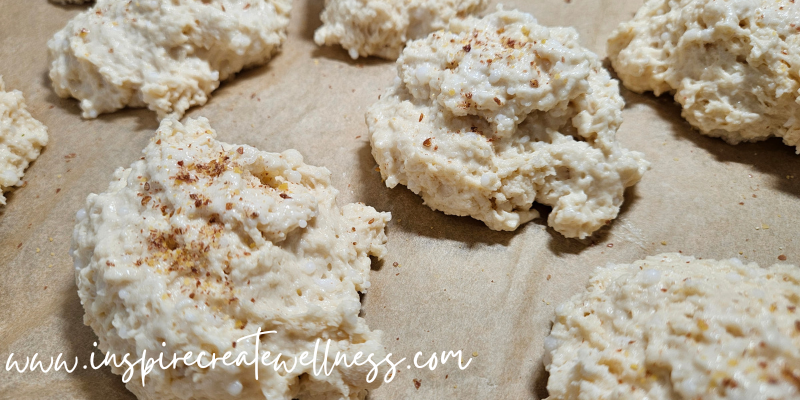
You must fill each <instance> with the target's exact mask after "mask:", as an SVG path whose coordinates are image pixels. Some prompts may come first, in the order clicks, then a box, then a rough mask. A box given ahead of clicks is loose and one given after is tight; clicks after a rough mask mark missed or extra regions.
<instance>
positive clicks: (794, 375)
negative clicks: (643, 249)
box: [545, 253, 800, 400]
mask: <svg viewBox="0 0 800 400" xmlns="http://www.w3.org/2000/svg"><path fill="white" fill-rule="evenodd" d="M798 307H800V269H798V268H797V267H796V266H793V265H787V264H782V265H774V266H772V267H769V268H760V267H759V266H758V265H756V264H755V263H750V264H743V263H742V262H741V261H740V260H739V259H735V258H734V259H730V260H723V261H715V260H703V259H696V258H694V257H688V256H683V255H680V254H677V253H671V254H662V255H658V256H653V257H647V258H646V259H644V260H641V261H636V262H634V263H632V264H630V265H625V264H621V265H613V264H609V265H608V266H606V267H605V268H598V269H597V270H595V272H594V276H592V278H591V280H590V281H589V284H588V285H587V287H586V291H585V292H583V293H580V294H577V295H575V296H574V297H572V299H570V300H569V301H567V302H565V303H564V304H561V305H559V306H558V307H557V308H556V320H555V325H554V326H553V329H552V332H551V333H550V336H549V337H547V338H546V339H545V352H546V354H545V365H546V369H547V371H549V373H550V378H549V381H548V382H547V390H548V392H549V393H550V397H549V399H551V400H567V399H581V400H589V399H591V400H610V399H618V400H623V399H642V400H644V399H649V400H679V399H686V400H689V399H705V400H713V399H742V400H744V399H747V400H767V399H773V400H779V399H783V400H789V399H797V398H800V310H798Z"/></svg>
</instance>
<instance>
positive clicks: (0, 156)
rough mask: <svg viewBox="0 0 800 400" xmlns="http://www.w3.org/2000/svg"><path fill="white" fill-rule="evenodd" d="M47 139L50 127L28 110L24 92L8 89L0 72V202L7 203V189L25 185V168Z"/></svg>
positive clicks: (37, 154) (37, 155) (45, 143)
mask: <svg viewBox="0 0 800 400" xmlns="http://www.w3.org/2000/svg"><path fill="white" fill-rule="evenodd" d="M47 140H48V136H47V127H46V126H44V124H42V123H41V122H39V121H37V120H36V119H34V118H33V117H32V116H31V114H30V113H29V112H28V108H27V106H26V105H25V98H23V97H22V92H20V91H19V90H12V91H10V92H6V91H5V84H4V83H3V77H2V76H0V204H2V205H5V204H6V198H5V196H3V192H5V191H6V190H8V189H9V188H11V187H13V186H19V185H22V176H23V174H24V173H25V168H28V164H30V163H31V161H33V160H35V159H36V157H39V152H41V150H42V147H43V146H45V145H47Z"/></svg>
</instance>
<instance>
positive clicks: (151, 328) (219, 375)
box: [73, 118, 391, 400]
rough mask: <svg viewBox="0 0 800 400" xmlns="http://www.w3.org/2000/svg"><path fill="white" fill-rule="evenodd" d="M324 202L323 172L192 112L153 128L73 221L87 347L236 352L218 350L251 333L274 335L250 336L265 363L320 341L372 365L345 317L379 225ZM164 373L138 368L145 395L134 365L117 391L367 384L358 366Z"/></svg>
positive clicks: (276, 391) (267, 390) (251, 391)
mask: <svg viewBox="0 0 800 400" xmlns="http://www.w3.org/2000/svg"><path fill="white" fill-rule="evenodd" d="M336 194H337V191H336V189H334V188H332V187H331V186H330V172H329V171H328V170H327V169H325V168H321V167H314V166H311V165H307V164H305V163H303V159H302V156H301V155H300V153H298V152H297V151H295V150H287V151H285V152H283V153H267V152H263V151H259V150H258V149H256V148H253V147H250V146H247V145H241V146H240V145H232V144H227V143H223V142H219V141H217V140H216V139H215V133H214V131H213V130H212V129H211V128H210V126H209V124H208V121H207V120H206V119H205V118H199V119H196V120H195V119H189V120H188V121H187V122H186V124H185V125H181V124H180V123H179V122H177V121H175V120H173V119H172V118H168V119H165V120H164V121H162V123H161V127H160V128H159V130H158V132H157V133H156V135H155V137H154V138H153V139H152V140H151V143H150V144H149V145H148V146H147V147H146V148H145V150H144V157H143V159H142V160H139V161H136V162H134V163H133V164H132V165H131V167H130V168H127V169H122V168H120V169H118V170H117V171H116V173H115V180H114V181H113V182H112V183H111V184H110V185H109V188H108V190H106V191H105V192H104V193H101V194H91V195H89V197H88V199H87V201H86V209H85V210H81V211H79V212H78V215H77V221H78V222H77V225H76V227H75V230H74V234H73V249H74V250H73V258H74V261H75V268H76V279H77V285H78V293H79V295H80V298H81V303H82V304H83V306H84V308H85V311H86V314H85V317H84V321H85V323H86V324H87V325H90V326H91V327H92V329H94V331H95V333H97V336H98V337H99V339H100V340H99V347H100V349H101V350H103V351H104V352H112V353H114V354H119V355H120V357H121V355H122V354H125V353H130V354H134V355H136V356H137V357H138V356H140V355H141V354H142V352H143V351H144V350H147V354H148V355H150V356H151V357H157V354H158V352H159V351H160V350H162V349H163V351H164V352H165V354H166V356H167V357H169V358H168V360H169V359H171V357H172V356H171V355H172V354H178V355H181V354H185V352H187V351H191V352H193V354H194V355H195V356H196V355H198V354H199V352H200V351H202V350H205V351H207V352H212V351H213V352H216V354H217V355H218V356H220V357H221V356H222V354H224V353H225V352H227V351H230V352H232V354H233V358H231V359H232V360H235V359H236V357H238V354H239V352H242V351H246V352H248V359H252V357H253V347H254V341H253V340H248V341H247V342H239V343H238V345H237V346H236V347H234V346H233V345H232V343H233V342H234V341H236V340H237V339H239V338H241V337H243V336H246V335H249V334H253V333H255V332H256V331H257V329H258V328H259V327H260V328H261V329H262V331H268V330H276V331H277V333H273V334H269V335H266V336H264V337H263V338H262V342H261V352H262V354H260V356H263V351H270V352H271V354H272V355H273V356H271V357H270V358H269V360H272V359H273V358H274V355H276V354H278V353H282V354H283V355H284V356H286V357H292V356H299V355H300V354H301V352H303V351H308V352H309V353H310V354H314V341H315V340H316V339H317V338H321V339H322V340H323V342H322V344H323V348H322V349H321V350H320V353H319V354H318V359H320V360H321V359H322V352H323V351H324V343H325V340H327V339H329V338H330V339H332V341H331V348H330V354H331V356H330V357H331V358H329V360H330V361H332V359H333V358H332V357H333V355H334V354H336V352H337V351H339V352H342V353H343V354H347V356H348V360H352V358H353V357H354V355H355V353H356V352H359V351H360V352H362V353H363V354H364V355H367V354H371V353H372V354H375V357H374V360H376V361H378V360H381V359H383V357H384V355H383V352H384V350H383V347H382V345H381V344H380V335H381V333H380V332H379V331H370V330H369V328H368V327H367V324H366V322H365V321H364V319H363V318H360V317H359V316H358V314H359V311H360V302H359V295H358V292H360V291H361V292H363V291H365V290H366V289H367V288H368V287H369V279H368V278H369V271H370V258H369V256H370V255H373V256H376V257H382V256H383V255H384V254H385V252H386V250H385V246H384V243H385V241H386V236H385V235H384V226H385V225H386V223H387V221H389V219H390V218H391V217H390V214H389V213H380V212H377V211H375V209H373V208H372V207H368V206H365V205H363V204H360V203H359V204H348V205H345V206H343V207H341V208H340V207H337V206H336V203H335V200H336V199H335V198H336ZM162 342H164V343H166V346H165V347H162V345H161V343H162ZM288 361H291V360H288ZM206 362H208V360H204V363H206ZM180 365H181V367H180V368H178V369H176V370H171V369H170V370H166V371H165V370H162V369H160V368H154V369H153V371H152V373H151V374H150V375H148V376H147V380H146V385H145V387H142V385H141V376H140V375H139V373H138V372H137V373H136V374H135V375H134V377H133V379H132V380H131V381H130V382H129V383H128V384H127V387H128V389H129V390H131V391H132V392H133V393H135V394H136V395H137V396H138V397H139V398H141V399H178V398H180V399H185V398H193V399H215V400H219V399H233V398H237V399H264V398H268V399H294V398H300V399H305V398H314V399H340V398H341V399H360V398H363V396H364V394H365V388H367V387H374V386H377V385H378V384H379V383H380V382H381V380H380V378H378V379H376V380H375V381H374V382H373V383H372V384H367V382H366V378H365V376H366V374H367V372H368V370H369V368H371V367H370V364H366V365H365V366H362V367H352V368H346V367H343V366H341V365H340V366H337V367H336V368H335V369H334V371H333V373H331V374H330V376H329V377H326V376H325V375H324V374H319V375H314V373H313V372H312V370H311V368H312V367H311V366H308V367H305V366H302V365H300V364H298V365H297V367H296V368H295V369H294V371H293V372H291V373H286V374H283V375H279V374H277V373H275V370H274V369H273V367H272V366H261V367H260V368H259V379H258V381H256V380H255V379H254V367H253V366H244V365H242V366H241V367H236V366H235V365H234V366H230V367H227V366H224V365H221V364H217V366H216V367H215V368H214V369H210V368H207V369H201V368H198V367H197V366H191V367H186V366H185V365H184V364H180ZM319 365H321V364H319ZM290 366H291V362H290ZM114 372H115V373H118V374H121V373H122V372H123V371H122V370H120V369H115V370H114ZM373 385H374V386H373Z"/></svg>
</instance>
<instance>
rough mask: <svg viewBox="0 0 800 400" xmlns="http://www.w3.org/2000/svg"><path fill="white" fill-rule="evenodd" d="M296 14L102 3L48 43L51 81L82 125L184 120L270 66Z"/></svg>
mask: <svg viewBox="0 0 800 400" xmlns="http://www.w3.org/2000/svg"><path fill="white" fill-rule="evenodd" d="M290 9H291V0H247V1H245V0H208V1H194V0H175V1H171V0H139V1H133V2H130V1H115V0H100V1H98V2H97V3H96V4H95V5H94V6H93V7H92V8H90V9H88V10H87V11H85V12H83V13H81V14H78V16H76V17H75V18H73V19H72V20H71V21H70V22H69V23H67V26H66V27H64V29H62V30H60V31H59V32H57V33H56V34H55V36H53V38H52V39H50V41H49V42H48V43H47V46H48V49H49V57H50V79H51V80H52V82H53V88H54V89H55V91H56V93H57V94H58V95H59V96H61V97H74V98H76V99H78V100H79V101H80V106H81V109H82V110H83V117H84V118H96V117H97V116H98V115H99V114H102V113H107V112H112V111H115V110H118V109H121V108H123V107H126V106H130V107H147V108H149V109H151V110H153V111H156V112H157V113H158V117H159V119H160V118H163V117H164V116H166V115H167V114H174V115H175V116H176V117H180V116H182V115H183V113H184V112H185V111H186V110H187V109H188V108H190V107H192V106H195V105H203V104H205V103H206V101H208V97H209V95H210V93H211V92H212V91H214V89H216V88H217V86H219V83H220V81H223V80H225V79H227V78H229V77H231V76H232V75H233V74H235V73H236V72H239V71H240V70H241V69H242V68H246V67H249V66H254V65H259V64H263V63H265V62H267V60H269V59H270V58H271V57H272V55H273V54H274V53H276V52H277V51H278V49H279V47H280V45H281V43H283V41H284V40H285V39H286V26H287V25H288V23H289V11H290Z"/></svg>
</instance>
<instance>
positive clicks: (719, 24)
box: [608, 0, 800, 153]
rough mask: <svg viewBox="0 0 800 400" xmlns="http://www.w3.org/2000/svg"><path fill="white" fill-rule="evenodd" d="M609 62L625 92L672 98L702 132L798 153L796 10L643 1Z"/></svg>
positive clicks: (776, 3) (799, 31) (694, 0)
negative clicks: (778, 141) (779, 142)
mask: <svg viewBox="0 0 800 400" xmlns="http://www.w3.org/2000/svg"><path fill="white" fill-rule="evenodd" d="M608 54H609V58H610V59H611V63H612V65H613V67H614V70H615V71H616V72H617V74H618V75H619V77H620V79H621V80H622V82H623V83H624V84H625V87H627V88H628V89H631V90H633V91H635V92H639V93H641V92H644V91H653V92H654V93H655V94H656V95H660V94H661V93H665V92H669V93H672V94H674V97H675V101H677V102H678V103H680V104H681V106H683V113H682V115H683V117H684V118H686V120H687V121H689V123H690V124H692V125H693V126H694V127H696V128H697V129H699V130H700V132H702V133H704V134H706V135H710V136H715V137H721V138H723V139H725V140H726V141H727V142H729V143H733V144H736V143H739V142H742V141H758V140H764V139H766V138H769V137H771V136H778V137H781V138H783V142H784V143H786V144H787V145H789V146H798V148H797V151H798V153H800V3H795V1H794V0H725V1H722V0H719V1H718V0H648V1H647V2H645V4H644V6H642V8H641V9H639V11H638V12H637V13H636V16H635V17H634V18H633V19H632V20H631V21H628V22H624V23H622V24H621V25H620V26H619V27H618V28H617V29H616V30H615V31H614V33H612V35H611V37H610V38H609V40H608Z"/></svg>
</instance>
